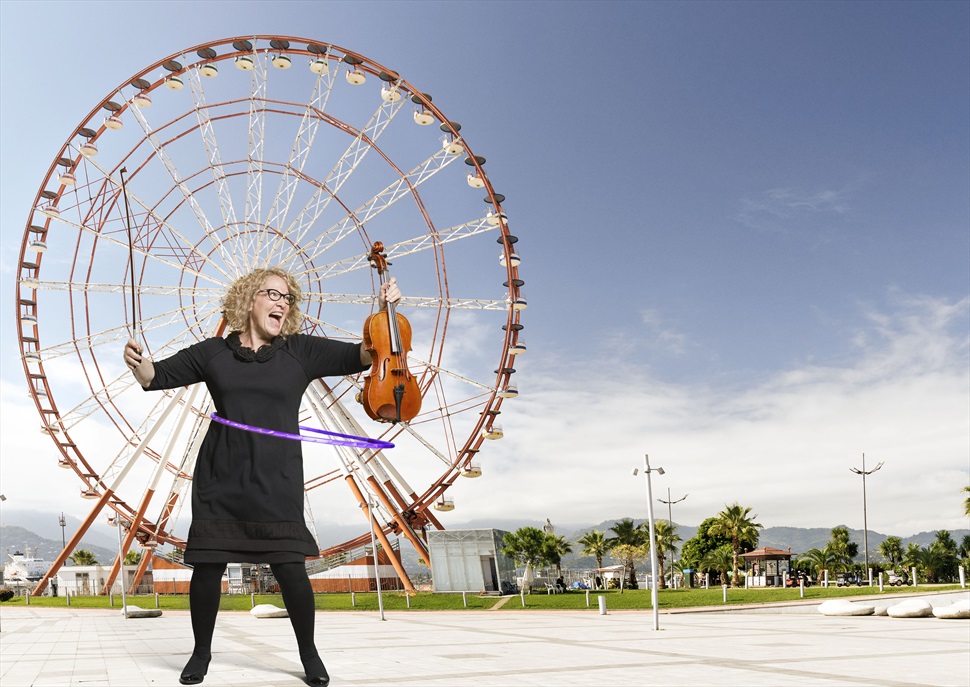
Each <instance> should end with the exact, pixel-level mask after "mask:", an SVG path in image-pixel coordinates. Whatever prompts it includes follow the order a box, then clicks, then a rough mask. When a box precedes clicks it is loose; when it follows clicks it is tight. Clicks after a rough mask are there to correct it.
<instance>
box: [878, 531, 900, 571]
mask: <svg viewBox="0 0 970 687" xmlns="http://www.w3.org/2000/svg"><path fill="white" fill-rule="evenodd" d="M879 553H881V554H882V555H883V557H884V558H885V559H886V560H888V561H889V567H891V568H895V567H896V565H897V564H898V563H899V562H900V561H901V560H902V559H903V540H902V539H900V538H899V537H886V541H884V542H882V543H881V544H879Z"/></svg>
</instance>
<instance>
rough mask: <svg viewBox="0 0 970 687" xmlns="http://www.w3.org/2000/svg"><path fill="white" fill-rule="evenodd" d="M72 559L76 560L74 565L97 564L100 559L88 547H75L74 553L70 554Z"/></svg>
mask: <svg viewBox="0 0 970 687" xmlns="http://www.w3.org/2000/svg"><path fill="white" fill-rule="evenodd" d="M70 558H71V560H72V561H74V565H97V564H98V559H97V558H95V556H94V554H93V553H91V552H90V551H88V550H87V549H74V553H72V554H71V556H70Z"/></svg>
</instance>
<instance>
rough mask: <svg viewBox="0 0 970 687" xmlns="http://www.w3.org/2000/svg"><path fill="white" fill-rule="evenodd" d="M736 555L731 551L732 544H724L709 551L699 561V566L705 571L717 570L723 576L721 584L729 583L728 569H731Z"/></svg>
mask: <svg viewBox="0 0 970 687" xmlns="http://www.w3.org/2000/svg"><path fill="white" fill-rule="evenodd" d="M733 560H734V555H733V553H732V552H731V545H730V544H722V545H721V546H719V547H718V548H716V549H712V550H711V551H708V552H707V553H706V554H705V555H704V557H703V558H702V559H701V560H700V561H698V563H697V567H698V569H699V570H703V571H704V572H705V573H709V572H716V573H718V574H719V575H720V576H721V584H727V571H728V570H730V569H731V563H732V561H733Z"/></svg>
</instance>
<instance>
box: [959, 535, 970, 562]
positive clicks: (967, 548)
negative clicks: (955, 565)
mask: <svg viewBox="0 0 970 687" xmlns="http://www.w3.org/2000/svg"><path fill="white" fill-rule="evenodd" d="M958 553H959V554H960V558H970V534H965V535H963V539H961V540H960V550H959V551H958Z"/></svg>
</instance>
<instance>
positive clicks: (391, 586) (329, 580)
mask: <svg viewBox="0 0 970 687" xmlns="http://www.w3.org/2000/svg"><path fill="white" fill-rule="evenodd" d="M396 543H397V542H392V546H393V545H394V544H396ZM397 551H398V549H397V548H396V547H395V550H394V555H399V554H398V553H397ZM334 559H336V560H334ZM306 565H307V572H308V573H309V574H310V585H311V586H312V587H313V591H314V592H342V593H344V594H346V593H347V592H375V591H377V580H378V578H380V583H381V589H382V590H383V591H386V592H387V591H403V590H404V583H403V582H401V578H400V577H398V574H397V571H396V570H395V569H394V565H393V564H392V563H391V559H390V556H389V555H388V552H387V551H385V550H384V549H383V548H379V549H378V550H377V569H376V571H375V569H374V556H373V554H372V553H371V547H370V545H367V546H362V547H359V548H357V549H353V550H351V551H347V552H344V553H341V554H339V555H338V556H337V557H333V556H331V557H330V558H329V559H327V558H320V559H314V560H309V561H307V564H306Z"/></svg>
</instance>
